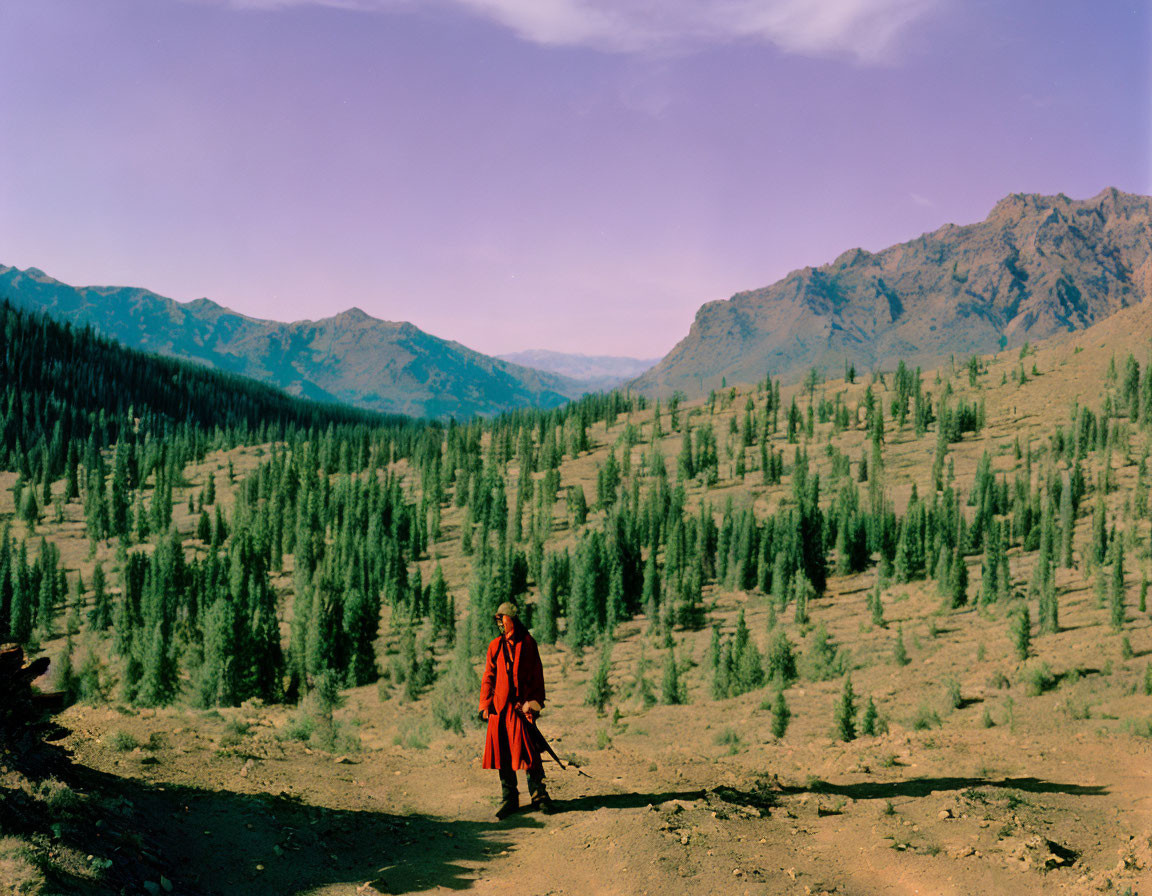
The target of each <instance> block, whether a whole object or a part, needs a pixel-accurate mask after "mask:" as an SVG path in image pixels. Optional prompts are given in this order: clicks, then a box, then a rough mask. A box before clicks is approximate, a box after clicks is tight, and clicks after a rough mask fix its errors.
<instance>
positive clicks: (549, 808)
mask: <svg viewBox="0 0 1152 896" xmlns="http://www.w3.org/2000/svg"><path fill="white" fill-rule="evenodd" d="M528 794H529V796H530V797H531V798H532V808H533V809H539V810H540V811H541V812H543V813H544V814H545V815H551V814H552V813H553V812H555V811H556V805H555V803H553V802H552V798H551V797H550V796H548V790H547V789H546V788H545V787H544V771H543V769H541V770H540V771H539V772H536V771H533V770H531V769H530V770H529V771H528Z"/></svg>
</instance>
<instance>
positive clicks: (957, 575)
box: [948, 545, 968, 610]
mask: <svg viewBox="0 0 1152 896" xmlns="http://www.w3.org/2000/svg"><path fill="white" fill-rule="evenodd" d="M948 598H949V606H950V607H951V608H952V609H953V610H955V609H957V608H958V607H962V606H964V605H965V604H967V603H968V564H967V563H965V562H964V555H963V554H962V553H961V552H960V546H959V545H957V546H956V548H955V550H954V551H953V553H952V564H951V569H950V570H949V576H948Z"/></svg>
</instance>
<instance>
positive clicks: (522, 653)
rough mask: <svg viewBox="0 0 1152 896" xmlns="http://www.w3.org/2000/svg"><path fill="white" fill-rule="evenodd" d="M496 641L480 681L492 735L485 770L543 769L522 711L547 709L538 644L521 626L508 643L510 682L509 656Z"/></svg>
mask: <svg viewBox="0 0 1152 896" xmlns="http://www.w3.org/2000/svg"><path fill="white" fill-rule="evenodd" d="M501 641H505V637H504V635H499V636H498V637H496V638H493V639H492V643H491V644H489V645H488V654H487V657H486V658H485V661H484V677H483V678H482V679H481V681H480V711H481V712H484V711H485V710H487V712H488V734H487V737H486V738H485V739H484V763H483V767H484V768H511V769H518V768H524V769H526V768H539V767H540V752H539V750H537V749H536V747H535V746H534V745H533V743H532V738H531V736H530V735H529V733H528V728H527V726H526V725H525V722H524V716H523V715H522V714H521V712H520V711H519V710H520V709H522V708H524V707H526V706H529V705H530V704H533V705H532V707H531V708H533V709H535V710H536V711H537V712H538V711H539V710H540V708H541V707H543V705H544V669H543V667H542V666H541V665H540V651H539V649H537V647H536V640H535V639H534V638H533V637H532V636H531V635H530V634H528V632H527V631H525V630H524V629H523V628H521V627H520V626H517V627H516V630H515V631H514V632H513V633H512V636H511V638H510V639H508V640H507V641H506V645H507V647H506V649H507V654H506V655H507V656H508V657H509V658H510V659H511V661H512V679H511V680H509V678H508V671H507V666H508V664H507V661H506V660H505V653H504V651H503V650H501V646H500V642H501Z"/></svg>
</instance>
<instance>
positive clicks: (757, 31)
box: [200, 0, 949, 64]
mask: <svg viewBox="0 0 1152 896" xmlns="http://www.w3.org/2000/svg"><path fill="white" fill-rule="evenodd" d="M200 2H203V0H200ZM210 2H218V3H220V2H222V3H227V4H228V5H230V6H234V7H237V8H243V9H263V10H270V9H279V8H285V7H289V6H304V5H322V6H332V7H339V8H343V9H359V10H364V11H369V12H371V11H380V12H383V11H389V10H393V11H394V10H402V9H406V8H407V9H414V8H415V7H416V6H417V2H416V0H210ZM420 2H422V3H424V4H431V3H436V4H439V5H442V6H449V7H456V8H458V9H463V10H466V11H468V12H470V13H472V14H474V15H478V16H481V17H483V18H486V19H489V20H491V21H495V22H498V23H499V24H501V25H503V26H505V27H506V28H509V29H510V30H512V31H514V32H515V33H516V34H518V35H519V36H520V37H522V38H524V39H525V40H528V41H532V42H534V43H539V44H545V45H552V46H581V47H591V48H594V49H599V50H606V51H610V52H624V53H632V52H646V51H667V50H679V49H685V48H693V47H700V46H708V45H716V44H723V43H731V42H737V41H739V42H748V41H751V42H757V43H765V44H771V45H773V46H776V47H778V48H780V49H782V50H785V51H787V52H791V53H796V54H800V55H805V56H837V57H847V58H851V59H855V60H857V61H859V62H862V63H865V64H883V63H885V62H889V61H891V59H892V58H893V56H894V54H896V53H897V52H898V49H899V44H900V40H901V38H902V37H903V36H904V35H905V34H906V32H907V31H908V30H909V29H910V28H911V26H913V25H914V24H915V23H917V22H918V21H920V20H922V19H924V18H926V17H927V16H928V15H930V14H931V13H932V12H934V11H935V10H937V9H939V8H940V7H941V6H943V5H944V4H945V3H946V2H949V0H420Z"/></svg>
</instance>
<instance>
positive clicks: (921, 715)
mask: <svg viewBox="0 0 1152 896" xmlns="http://www.w3.org/2000/svg"><path fill="white" fill-rule="evenodd" d="M939 724H940V715H939V713H937V712H936V710H934V709H932V707H930V706H928V705H927V704H926V703H922V704H920V707H919V708H918V709H917V710H916V715H914V716H913V717H912V730H913V731H927V730H928V729H930V728H935V727H937V726H938V725H939Z"/></svg>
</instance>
